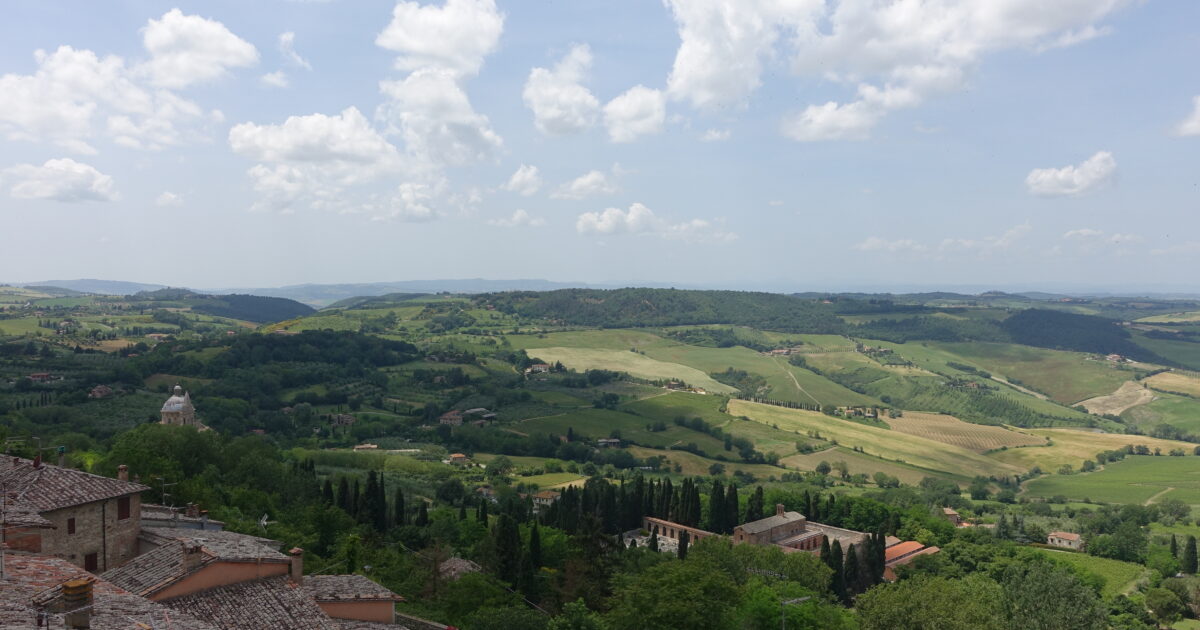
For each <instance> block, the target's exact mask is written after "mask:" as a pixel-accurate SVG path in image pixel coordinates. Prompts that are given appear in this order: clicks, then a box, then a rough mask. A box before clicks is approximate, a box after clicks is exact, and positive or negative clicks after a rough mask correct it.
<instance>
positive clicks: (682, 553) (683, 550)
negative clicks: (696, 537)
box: [676, 529, 688, 560]
mask: <svg viewBox="0 0 1200 630" xmlns="http://www.w3.org/2000/svg"><path fill="white" fill-rule="evenodd" d="M687 550H688V533H687V530H686V529H685V530H683V531H682V532H679V547H678V548H677V549H676V553H677V555H678V556H679V559H680V560H687Z"/></svg>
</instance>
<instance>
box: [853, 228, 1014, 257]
mask: <svg viewBox="0 0 1200 630" xmlns="http://www.w3.org/2000/svg"><path fill="white" fill-rule="evenodd" d="M1032 231H1033V228H1032V226H1030V225H1029V224H1028V223H1023V224H1021V225H1017V226H1014V227H1012V228H1010V229H1008V230H1005V231H1004V232H1003V233H1001V234H999V235H991V236H983V237H980V238H944V239H942V240H941V241H940V242H938V243H923V242H921V241H916V240H913V239H907V238H886V237H882V236H868V237H867V238H865V239H863V240H862V241H860V242H858V243H856V244H855V245H854V249H857V250H858V251H862V252H880V253H887V254H906V255H911V256H919V257H929V258H933V259H945V258H947V257H949V256H952V255H962V254H972V255H975V256H978V257H980V258H986V257H988V256H992V255H995V254H999V253H1001V252H1005V251H1008V250H1011V249H1014V248H1015V247H1017V245H1018V244H1019V243H1020V242H1021V241H1022V240H1023V239H1024V238H1025V237H1026V236H1027V235H1028V234H1029V233H1030V232H1032Z"/></svg>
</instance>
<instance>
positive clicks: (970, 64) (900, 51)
mask: <svg viewBox="0 0 1200 630" xmlns="http://www.w3.org/2000/svg"><path fill="white" fill-rule="evenodd" d="M1135 1H1136V0H1060V1H1058V2H1054V3H1046V2H1044V0H978V1H970V2H962V1H951V0H931V1H927V2H916V1H914V2H889V3H882V2H878V1H877V0H841V1H840V2H824V1H822V0H666V3H667V5H668V7H669V8H670V9H671V12H672V15H673V17H674V19H675V22H676V25H677V28H678V31H679V37H680V46H679V49H678V50H677V52H676V55H675V62H674V65H673V66H672V69H671V73H670V75H669V77H668V81H667V83H668V92H669V94H670V96H671V97H672V98H673V99H676V100H682V101H687V102H689V103H690V104H691V105H692V106H693V107H696V108H699V109H703V110H713V109H717V108H728V107H740V106H743V105H745V103H746V101H747V99H748V98H749V97H750V95H751V94H752V93H753V92H754V91H755V90H756V89H757V88H758V87H759V85H760V84H761V77H762V74H763V71H764V67H765V65H766V64H767V63H769V62H771V61H773V60H776V59H779V60H784V61H786V62H787V64H788V65H789V66H790V68H791V70H792V72H793V73H794V74H795V75H797V76H799V77H802V78H806V79H821V80H825V81H830V82H833V83H834V84H841V85H845V86H847V87H848V88H850V89H851V90H852V93H851V94H850V95H848V96H847V98H845V99H839V100H835V101H832V102H830V103H826V104H824V105H822V104H815V103H814V104H810V105H808V106H806V107H804V108H802V109H801V110H800V111H798V112H796V113H794V114H792V115H790V116H789V117H788V118H787V119H786V121H785V123H784V125H783V131H784V133H785V135H787V136H788V137H791V138H793V139H795V140H799V141H817V140H834V139H858V138H862V137H864V136H866V135H868V134H869V133H870V130H871V129H872V128H873V127H874V126H875V125H876V124H878V122H879V121H880V120H882V119H883V118H884V117H885V116H886V115H887V113H888V112H891V111H893V110H896V109H899V108H904V107H913V106H916V105H919V104H921V103H922V102H924V101H925V100H927V99H928V98H930V97H932V96H935V95H937V94H941V93H945V92H947V91H952V90H958V89H961V88H962V86H963V85H964V84H965V77H966V75H967V74H968V73H969V72H970V71H971V70H972V69H973V68H974V67H975V66H976V65H977V64H978V63H979V61H980V60H981V59H982V58H983V57H984V56H985V55H987V54H990V53H993V52H996V51H1001V50H1007V49H1013V48H1024V49H1028V50H1032V51H1035V52H1036V51H1044V50H1048V49H1050V48H1057V47H1064V46H1072V45H1078V44H1080V43H1082V42H1086V41H1088V40H1091V39H1094V38H1096V37H1099V36H1102V35H1104V34H1106V33H1108V32H1109V29H1108V27H1105V26H1103V25H1100V24H1099V23H1100V22H1101V21H1102V20H1103V19H1105V18H1106V17H1108V16H1109V15H1111V14H1112V13H1113V12H1115V11H1117V10H1118V9H1120V8H1121V7H1123V6H1126V5H1130V4H1133V3H1134V2H1135Z"/></svg>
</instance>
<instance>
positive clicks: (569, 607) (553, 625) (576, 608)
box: [546, 599, 608, 630]
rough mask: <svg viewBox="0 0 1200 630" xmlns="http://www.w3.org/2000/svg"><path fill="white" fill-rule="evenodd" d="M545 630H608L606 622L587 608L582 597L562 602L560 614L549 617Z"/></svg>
mask: <svg viewBox="0 0 1200 630" xmlns="http://www.w3.org/2000/svg"><path fill="white" fill-rule="evenodd" d="M546 630H608V624H607V623H605V622H604V619H602V618H601V617H600V615H597V614H596V613H594V612H592V611H590V610H588V607H587V604H585V603H584V602H583V600H582V599H577V600H575V601H573V602H567V603H566V604H564V605H563V607H562V614H561V615H559V616H557V617H555V618H554V619H551V620H550V623H549V624H547V625H546Z"/></svg>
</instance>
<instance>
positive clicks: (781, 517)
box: [740, 512, 804, 534]
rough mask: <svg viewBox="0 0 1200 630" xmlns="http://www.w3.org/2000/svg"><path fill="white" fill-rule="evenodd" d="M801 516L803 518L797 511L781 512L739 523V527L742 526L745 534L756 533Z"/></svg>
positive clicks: (795, 519)
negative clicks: (742, 523)
mask: <svg viewBox="0 0 1200 630" xmlns="http://www.w3.org/2000/svg"><path fill="white" fill-rule="evenodd" d="M802 518H804V515H803V514H801V513H799V512H784V513H783V514H775V515H772V516H768V517H767V518H763V519H759V520H757V521H751V522H749V523H746V524H744V525H741V526H740V527H741V528H742V531H743V532H746V533H747V534H758V533H760V532H765V531H768V530H770V529H772V528H775V527H779V526H780V525H786V524H788V523H791V522H793V521H798V520H800V519H802Z"/></svg>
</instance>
